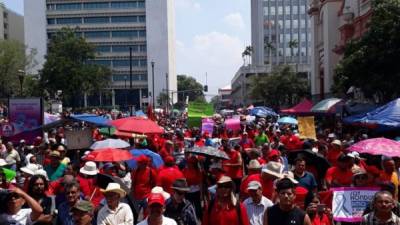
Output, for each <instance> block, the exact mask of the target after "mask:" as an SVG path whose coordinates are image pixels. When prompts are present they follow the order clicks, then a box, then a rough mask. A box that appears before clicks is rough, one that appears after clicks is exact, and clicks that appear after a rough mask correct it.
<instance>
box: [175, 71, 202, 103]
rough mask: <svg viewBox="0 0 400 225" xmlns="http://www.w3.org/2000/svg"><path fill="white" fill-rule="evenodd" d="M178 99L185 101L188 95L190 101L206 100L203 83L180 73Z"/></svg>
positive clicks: (178, 77)
mask: <svg viewBox="0 0 400 225" xmlns="http://www.w3.org/2000/svg"><path fill="white" fill-rule="evenodd" d="M177 79H178V101H179V102H185V101H186V96H189V101H206V99H205V97H204V93H203V85H202V84H200V83H199V82H197V81H196V79H194V78H193V77H190V76H186V75H178V76H177Z"/></svg>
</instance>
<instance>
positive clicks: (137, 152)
mask: <svg viewBox="0 0 400 225" xmlns="http://www.w3.org/2000/svg"><path fill="white" fill-rule="evenodd" d="M129 152H130V154H132V155H133V156H134V157H138V156H141V155H145V156H147V157H149V158H150V159H151V162H152V165H153V167H154V168H160V167H161V166H162V165H164V161H163V160H162V158H161V156H160V155H159V154H157V153H155V152H153V151H151V150H149V149H132V150H130V151H129ZM126 163H127V164H128V166H129V168H136V166H137V163H136V160H135V159H132V160H129V161H127V162H126Z"/></svg>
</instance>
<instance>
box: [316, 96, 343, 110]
mask: <svg viewBox="0 0 400 225" xmlns="http://www.w3.org/2000/svg"><path fill="white" fill-rule="evenodd" d="M339 102H342V99H340V98H327V99H324V100H322V101H320V102H318V103H317V104H316V105H314V106H313V107H312V108H311V110H310V111H311V112H317V113H327V112H331V111H332V110H333V109H334V106H335V105H336V104H338V103H339Z"/></svg>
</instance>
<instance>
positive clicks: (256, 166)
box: [247, 159, 261, 170]
mask: <svg viewBox="0 0 400 225" xmlns="http://www.w3.org/2000/svg"><path fill="white" fill-rule="evenodd" d="M247 168H248V169H249V170H258V169H261V164H260V162H258V160H257V159H252V160H250V162H249V166H248V167H247Z"/></svg>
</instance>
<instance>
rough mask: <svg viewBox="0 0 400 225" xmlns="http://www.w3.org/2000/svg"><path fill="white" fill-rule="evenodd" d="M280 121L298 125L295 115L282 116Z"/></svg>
mask: <svg viewBox="0 0 400 225" xmlns="http://www.w3.org/2000/svg"><path fill="white" fill-rule="evenodd" d="M278 123H285V124H295V125H297V120H296V119H295V118H293V117H288V116H286V117H282V118H279V119H278Z"/></svg>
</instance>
